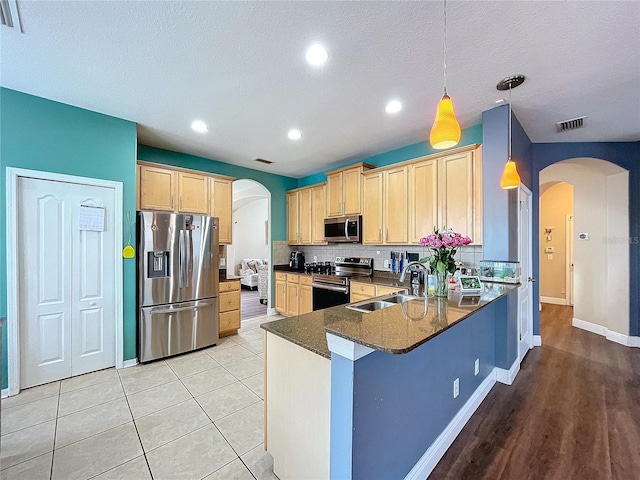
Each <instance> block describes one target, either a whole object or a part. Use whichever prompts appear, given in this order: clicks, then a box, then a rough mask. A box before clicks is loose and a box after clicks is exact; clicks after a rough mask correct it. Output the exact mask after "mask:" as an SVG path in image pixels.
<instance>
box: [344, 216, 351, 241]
mask: <svg viewBox="0 0 640 480" xmlns="http://www.w3.org/2000/svg"><path fill="white" fill-rule="evenodd" d="M344 236H345V237H347V240H351V239H350V238H349V219H348V218H347V219H346V220H345V221H344Z"/></svg>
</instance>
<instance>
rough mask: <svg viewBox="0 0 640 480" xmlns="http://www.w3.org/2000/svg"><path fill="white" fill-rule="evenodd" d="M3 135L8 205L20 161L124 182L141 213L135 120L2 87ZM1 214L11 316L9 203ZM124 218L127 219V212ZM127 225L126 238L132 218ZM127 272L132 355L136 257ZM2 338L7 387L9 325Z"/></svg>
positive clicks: (1, 294) (1, 188)
mask: <svg viewBox="0 0 640 480" xmlns="http://www.w3.org/2000/svg"><path fill="white" fill-rule="evenodd" d="M0 140H1V143H0V158H1V161H2V166H1V168H0V198H2V204H3V205H4V204H5V199H6V167H18V168H25V169H31V170H41V171H46V172H55V173H63V174H68V175H76V176H81V177H91V178H100V179H105V180H113V181H118V182H122V184H123V209H124V211H125V212H126V211H127V210H129V211H131V212H132V213H135V188H136V186H135V179H136V166H135V161H136V141H137V135H136V125H135V123H133V122H129V121H126V120H121V119H118V118H114V117H110V116H107V115H102V114H100V113H96V112H91V111H89V110H84V109H81V108H76V107H72V106H69V105H65V104H62V103H58V102H53V101H50V100H45V99H43V98H39V97H35V96H32V95H27V94H24V93H21V92H17V91H14V90H9V89H6V88H1V89H0ZM0 214H1V215H2V221H1V222H0V316H6V314H7V307H6V305H7V265H6V238H7V237H6V235H7V226H6V208H4V207H3V208H2V210H1V213H0ZM123 220H124V222H126V215H123ZM123 227H124V228H123V235H124V236H125V238H126V235H127V228H126V224H125V225H124V226H123ZM125 238H123V242H124V241H125ZM123 275H124V292H123V299H124V306H123V309H124V359H125V360H127V359H131V358H135V357H136V312H135V260H133V259H132V260H124V259H123ZM2 344H3V347H2V353H3V359H2V366H3V375H2V378H3V385H2V388H6V385H7V383H6V381H7V371H6V365H7V357H6V352H7V349H6V347H7V343H6V328H5V329H4V332H3V335H2Z"/></svg>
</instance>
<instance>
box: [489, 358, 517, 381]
mask: <svg viewBox="0 0 640 480" xmlns="http://www.w3.org/2000/svg"><path fill="white" fill-rule="evenodd" d="M495 370H496V381H498V382H500V383H504V384H505V385H511V384H512V383H513V381H514V380H515V379H516V376H517V375H518V372H519V371H520V361H519V360H518V359H517V358H516V361H515V362H513V364H512V365H511V368H510V369H509V370H506V369H504V368H498V367H496V368H495Z"/></svg>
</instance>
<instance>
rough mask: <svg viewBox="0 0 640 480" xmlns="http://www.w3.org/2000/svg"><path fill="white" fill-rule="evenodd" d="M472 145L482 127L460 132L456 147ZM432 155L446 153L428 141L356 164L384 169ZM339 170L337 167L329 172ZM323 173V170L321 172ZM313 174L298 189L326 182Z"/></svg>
mask: <svg viewBox="0 0 640 480" xmlns="http://www.w3.org/2000/svg"><path fill="white" fill-rule="evenodd" d="M472 143H482V125H475V126H473V127H469V128H465V129H464V130H463V131H462V136H461V137H460V143H458V145H457V146H456V147H464V146H465V145H471V144H472ZM432 153H446V150H434V149H433V148H431V145H430V144H429V142H428V141H424V142H419V143H414V144H412V145H407V146H405V147H400V148H396V149H395V150H390V151H388V152H384V153H379V154H377V155H373V156H371V157H367V158H363V159H361V160H358V162H365V163H368V164H370V165H373V166H374V167H384V166H386V165H391V164H393V163H398V162H403V161H405V160H411V159H412V158H418V157H424V156H425V155H431V154H432ZM352 163H356V162H355V161H351V162H347V163H345V164H344V166H346V165H350V164H352ZM338 168H340V166H337V167H335V168H332V169H331V170H336V169H338ZM323 172H324V170H323ZM323 172H321V173H314V174H313V175H308V176H306V177H302V178H300V179H299V180H298V187H306V186H307V185H313V184H314V183H320V182H324V181H326V180H327V176H326V175H325V174H324V173H323Z"/></svg>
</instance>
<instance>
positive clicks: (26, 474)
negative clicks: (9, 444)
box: [0, 453, 53, 480]
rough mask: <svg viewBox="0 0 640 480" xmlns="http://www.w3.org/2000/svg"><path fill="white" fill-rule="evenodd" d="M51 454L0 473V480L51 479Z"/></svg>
mask: <svg viewBox="0 0 640 480" xmlns="http://www.w3.org/2000/svg"><path fill="white" fill-rule="evenodd" d="M52 459H53V453H46V454H44V455H40V456H39V457H36V458H32V459H31V460H27V461H26V462H22V463H20V464H18V465H16V466H14V467H10V468H7V469H5V470H2V471H1V472H0V478H2V480H49V478H50V477H51V460H52Z"/></svg>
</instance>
